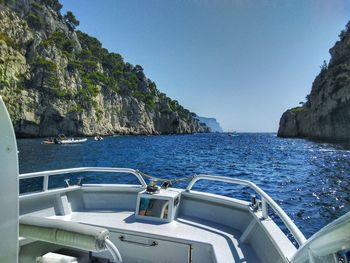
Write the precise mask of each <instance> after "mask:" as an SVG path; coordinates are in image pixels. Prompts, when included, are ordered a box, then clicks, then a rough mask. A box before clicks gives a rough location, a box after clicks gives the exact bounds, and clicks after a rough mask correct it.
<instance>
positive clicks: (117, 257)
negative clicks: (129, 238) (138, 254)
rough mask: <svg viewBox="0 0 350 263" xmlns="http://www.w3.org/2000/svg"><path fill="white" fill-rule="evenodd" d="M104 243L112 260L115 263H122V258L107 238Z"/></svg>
mask: <svg viewBox="0 0 350 263" xmlns="http://www.w3.org/2000/svg"><path fill="white" fill-rule="evenodd" d="M105 242H106V247H107V249H108V250H109V252H110V253H111V254H112V257H113V259H114V260H115V261H116V262H122V256H121V255H120V252H119V250H118V248H117V247H116V246H115V245H114V244H113V243H112V241H110V240H109V239H108V238H107V239H106V240H105Z"/></svg>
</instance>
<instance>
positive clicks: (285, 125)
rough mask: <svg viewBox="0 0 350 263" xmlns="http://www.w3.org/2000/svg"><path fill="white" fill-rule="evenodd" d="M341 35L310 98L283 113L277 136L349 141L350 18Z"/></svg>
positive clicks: (314, 85)
mask: <svg viewBox="0 0 350 263" xmlns="http://www.w3.org/2000/svg"><path fill="white" fill-rule="evenodd" d="M339 37H340V40H339V41H337V42H336V43H335V45H334V47H332V48H331V49H330V54H331V59H330V61H329V63H328V65H327V63H324V64H323V65H322V67H321V72H320V74H319V75H318V76H317V77H316V78H315V80H314V82H313V85H312V90H311V93H310V94H309V95H308V96H307V97H306V98H307V102H305V103H304V104H303V105H302V106H300V107H296V108H293V109H290V110H287V111H286V112H285V113H284V114H283V115H282V117H281V120H280V126H279V130H278V136H280V137H309V138H315V139H323V140H329V141H331V140H342V141H350V22H349V23H348V24H347V26H346V29H345V30H343V31H342V32H341V33H340V35H339Z"/></svg>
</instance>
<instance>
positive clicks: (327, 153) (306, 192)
mask: <svg viewBox="0 0 350 263" xmlns="http://www.w3.org/2000/svg"><path fill="white" fill-rule="evenodd" d="M18 148H19V162H20V173H27V172H34V171H44V170H50V169H61V168H72V167H82V166H101V167H129V168H134V169H138V170H140V171H143V172H145V173H147V174H149V175H153V176H155V177H159V178H168V179H176V178H182V177H189V176H192V175H194V174H212V175H224V176H229V177H236V178H241V179H247V180H251V181H253V182H254V183H256V184H257V185H258V186H260V187H261V188H262V189H263V190H264V191H265V192H267V193H268V194H269V195H270V196H271V197H272V198H273V199H274V200H275V201H276V202H277V203H278V204H279V205H280V206H281V207H282V208H283V209H284V210H285V211H286V212H287V214H288V215H289V216H290V217H291V218H292V220H294V221H295V223H296V225H297V226H298V227H299V228H300V229H301V231H302V232H303V233H304V234H305V236H306V237H310V236H311V235H312V234H314V233H315V232H316V231H317V230H319V229H320V228H322V227H323V226H325V225H326V224H327V223H329V222H331V221H332V220H334V219H336V218H338V217H339V216H341V215H343V214H345V213H346V212H348V211H349V210H350V150H349V148H346V147H344V146H343V145H336V144H327V143H318V142H312V141H308V140H304V139H281V138H278V137H276V134H273V133H238V134H236V135H235V136H233V137H232V136H228V135H227V134H194V135H168V136H115V137H105V138H104V140H103V141H100V142H95V141H94V140H93V139H92V138H89V140H88V141H87V142H86V143H83V144H79V145H44V144H42V143H41V139H20V140H18ZM77 177H78V175H60V176H54V177H51V178H50V183H49V186H50V188H55V187H62V186H64V184H65V182H64V179H66V178H71V183H72V184H74V183H75V182H76V181H77ZM92 182H104V183H116V182H119V183H137V180H135V178H134V177H132V176H127V175H124V174H107V173H103V174H101V173H99V174H91V173H87V174H84V178H83V183H92ZM186 185H187V182H186V181H180V182H174V186H175V187H186ZM41 187H42V180H39V179H30V180H25V181H22V182H21V185H20V188H21V192H25V191H28V190H30V191H35V190H39V189H40V188H41ZM194 189H195V190H201V191H203V190H205V191H208V192H211V193H216V194H222V195H225V196H229V197H236V198H243V199H246V200H249V199H250V196H251V194H252V191H250V190H249V189H247V188H246V187H237V186H234V185H231V184H227V183H221V182H218V183H216V182H208V181H199V182H198V183H197V184H196V185H195V187H194ZM272 216H273V215H272ZM274 220H276V222H277V223H278V224H279V225H280V226H281V227H282V228H283V229H284V227H283V226H282V223H281V221H280V220H279V219H278V218H276V217H275V216H274Z"/></svg>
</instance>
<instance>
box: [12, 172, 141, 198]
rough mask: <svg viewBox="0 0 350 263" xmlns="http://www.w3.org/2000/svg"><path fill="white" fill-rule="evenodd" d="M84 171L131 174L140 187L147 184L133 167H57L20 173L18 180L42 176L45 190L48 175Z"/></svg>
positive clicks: (45, 189) (46, 189) (45, 190)
mask: <svg viewBox="0 0 350 263" xmlns="http://www.w3.org/2000/svg"><path fill="white" fill-rule="evenodd" d="M84 172H103V173H127V174H132V175H134V176H135V177H136V178H137V179H138V181H139V182H140V185H141V186H142V187H144V188H146V187H147V184H146V182H145V180H144V179H143V177H142V175H141V174H140V173H139V172H138V171H136V170H134V169H129V168H109V167H79V168H70V169H59V170H51V171H42V172H33V173H25V174H20V175H19V180H23V179H30V178H38V177H43V187H42V191H43V192H47V191H48V190H49V178H50V176H54V175H62V174H72V173H84Z"/></svg>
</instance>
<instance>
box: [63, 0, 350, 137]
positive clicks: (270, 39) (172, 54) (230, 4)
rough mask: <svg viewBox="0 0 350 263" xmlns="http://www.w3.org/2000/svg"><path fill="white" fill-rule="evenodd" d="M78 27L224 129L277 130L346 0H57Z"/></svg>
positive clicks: (342, 18)
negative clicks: (213, 119)
mask: <svg viewBox="0 0 350 263" xmlns="http://www.w3.org/2000/svg"><path fill="white" fill-rule="evenodd" d="M61 3H62V4H63V6H64V7H63V12H65V11H67V10H71V11H73V13H74V14H75V15H76V17H77V18H78V19H79V20H80V22H81V24H80V26H79V27H78V28H79V29H80V30H82V31H83V32H86V33H88V34H90V35H92V36H95V37H97V38H98V39H99V40H100V41H101V42H102V44H103V46H104V47H105V48H107V49H109V50H110V51H113V52H117V53H120V54H121V55H122V56H123V57H124V60H125V61H128V62H130V63H132V64H134V65H135V64H140V65H141V66H142V67H143V68H144V70H145V73H146V75H147V76H148V77H149V78H151V79H152V80H153V81H155V82H156V84H157V86H158V88H159V89H160V90H161V91H162V92H165V93H166V94H167V95H168V96H169V97H171V98H173V99H176V100H178V101H179V102H180V103H181V104H182V105H183V106H185V107H186V108H188V109H190V110H191V111H194V112H196V113H197V114H198V115H200V116H207V117H215V118H217V120H218V121H219V122H220V123H221V125H222V126H223V128H224V129H225V130H237V131H249V132H255V131H257V132H264V131H277V129H278V122H279V118H280V116H281V114H282V113H283V112H284V111H285V110H286V109H287V108H291V107H294V106H296V105H298V103H299V102H300V101H304V100H305V96H306V95H307V94H308V93H309V92H310V90H311V84H312V81H313V80H314V78H315V76H316V75H317V74H318V73H319V71H320V65H321V64H322V61H323V60H327V61H328V60H329V58H330V56H329V52H328V50H329V48H331V47H332V46H333V45H334V43H335V42H336V41H337V40H338V34H339V33H340V31H341V30H342V29H344V28H345V24H346V23H347V21H348V20H350V1H348V0H294V1H292V0H290V1H287V0H286V1H282V0H275V1H272V0H271V1H270V0H254V1H253V0H231V1H230V0H191V1H189V0H147V1H142V0H137V1H136V0H126V1H125V0H103V1H101V0H61Z"/></svg>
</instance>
